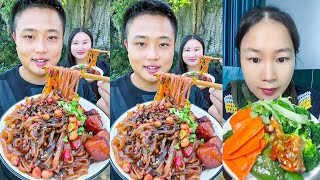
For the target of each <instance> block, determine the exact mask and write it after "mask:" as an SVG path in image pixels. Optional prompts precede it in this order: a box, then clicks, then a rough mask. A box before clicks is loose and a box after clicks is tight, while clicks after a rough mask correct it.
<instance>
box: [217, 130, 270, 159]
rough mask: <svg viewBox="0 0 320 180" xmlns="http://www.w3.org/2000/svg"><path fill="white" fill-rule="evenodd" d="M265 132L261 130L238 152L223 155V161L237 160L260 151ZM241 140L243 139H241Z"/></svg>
mask: <svg viewBox="0 0 320 180" xmlns="http://www.w3.org/2000/svg"><path fill="white" fill-rule="evenodd" d="M263 135H264V130H263V129H261V130H260V131H259V133H258V134H257V135H255V136H253V137H252V138H251V139H250V140H249V141H248V142H246V143H245V144H244V145H243V146H241V147H240V148H239V149H238V150H237V151H235V152H233V153H231V154H229V153H227V152H224V153H223V159H236V158H238V157H240V156H244V155H247V154H249V153H251V152H255V151H257V150H258V151H259V150H260V146H261V145H260V144H261V139H262V138H263ZM239 138H241V137H239Z"/></svg>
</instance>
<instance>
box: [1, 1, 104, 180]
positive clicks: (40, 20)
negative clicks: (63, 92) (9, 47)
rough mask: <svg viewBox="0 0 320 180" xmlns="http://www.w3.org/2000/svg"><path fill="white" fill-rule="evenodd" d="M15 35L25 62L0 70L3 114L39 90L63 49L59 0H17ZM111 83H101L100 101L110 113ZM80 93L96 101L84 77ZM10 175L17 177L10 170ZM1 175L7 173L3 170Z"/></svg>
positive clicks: (22, 59)
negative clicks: (47, 70) (9, 68)
mask: <svg viewBox="0 0 320 180" xmlns="http://www.w3.org/2000/svg"><path fill="white" fill-rule="evenodd" d="M11 15H12V17H11V26H12V38H13V40H14V41H15V44H16V50H17V54H18V56H19V59H20V61H21V64H22V65H18V66H17V67H15V68H13V69H11V70H8V71H7V72H5V73H3V74H0V116H2V115H3V114H4V112H6V111H7V110H8V109H9V108H10V107H11V106H12V105H14V104H15V103H16V102H17V101H20V100H22V99H23V98H24V97H26V96H32V95H35V94H40V93H41V92H42V90H43V88H44V85H45V83H46V75H45V71H44V70H43V69H42V68H43V67H44V66H49V65H57V64H58V62H59V60H60V57H61V52H62V46H63V38H64V29H65V24H66V15H65V12H64V9H63V7H62V5H61V4H60V3H59V2H58V1H57V0H18V1H17V2H16V3H15V4H14V6H13V8H12V13H11ZM108 88H109V85H108V83H99V92H100V93H101V96H102V98H101V99H99V100H98V102H97V105H98V106H99V107H100V108H101V109H102V110H104V111H105V112H106V113H107V114H109V104H107V103H109V102H108V101H109V100H108V99H109V89H108ZM77 93H78V94H79V96H81V97H83V98H86V99H88V100H90V101H91V102H94V103H96V102H95V101H96V100H95V95H94V93H93V92H92V91H91V88H90V86H89V85H88V83H87V82H86V81H85V80H80V82H79V88H78V92H77ZM7 175H9V176H10V177H9V178H10V179H17V178H16V177H14V176H13V175H11V174H7ZM0 177H1V179H2V180H3V179H8V177H7V176H6V175H5V174H4V173H3V171H2V169H1V170H0Z"/></svg>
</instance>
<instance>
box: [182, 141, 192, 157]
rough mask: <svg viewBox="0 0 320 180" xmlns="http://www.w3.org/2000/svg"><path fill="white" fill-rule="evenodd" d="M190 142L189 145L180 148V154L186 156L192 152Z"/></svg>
mask: <svg viewBox="0 0 320 180" xmlns="http://www.w3.org/2000/svg"><path fill="white" fill-rule="evenodd" d="M192 146H193V145H192V143H191V144H190V145H189V146H187V147H185V148H183V149H182V154H183V155H184V156H186V157H189V156H190V155H191V154H192Z"/></svg>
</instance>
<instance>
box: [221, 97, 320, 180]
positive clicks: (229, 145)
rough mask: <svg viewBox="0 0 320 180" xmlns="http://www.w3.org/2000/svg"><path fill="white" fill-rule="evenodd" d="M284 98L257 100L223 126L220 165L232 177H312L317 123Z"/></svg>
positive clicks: (318, 161)
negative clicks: (222, 155) (221, 164)
mask: <svg viewBox="0 0 320 180" xmlns="http://www.w3.org/2000/svg"><path fill="white" fill-rule="evenodd" d="M318 123H319V122H318V121H317V119H316V118H315V117H314V116H313V115H312V114H310V113H309V112H308V111H307V110H305V109H303V108H302V107H299V106H296V105H293V104H291V102H290V101H289V100H288V99H287V98H279V99H277V100H273V101H267V100H264V101H258V102H256V103H254V104H252V105H250V106H249V107H247V108H245V109H242V110H239V111H237V112H236V113H235V114H234V115H232V116H231V117H230V118H229V119H228V121H227V122H226V123H225V124H224V126H223V134H224V135H223V137H224V144H223V154H224V157H223V167H224V169H225V170H226V172H227V173H228V174H229V175H230V176H231V177H232V178H233V179H263V178H269V179H314V178H315V177H316V176H317V174H318V173H319V172H320V153H319V150H318V149H317V147H318V146H319V144H320V140H319V137H318V135H319V133H320V125H319V124H318Z"/></svg>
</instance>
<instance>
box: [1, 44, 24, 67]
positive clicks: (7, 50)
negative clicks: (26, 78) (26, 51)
mask: <svg viewBox="0 0 320 180" xmlns="http://www.w3.org/2000/svg"><path fill="white" fill-rule="evenodd" d="M19 63H20V60H19V58H18V56H17V53H16V52H15V44H14V42H12V41H4V42H3V41H2V42H1V47H0V73H3V72H5V71H6V70H8V69H10V68H12V67H14V66H16V65H17V64H19Z"/></svg>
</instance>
